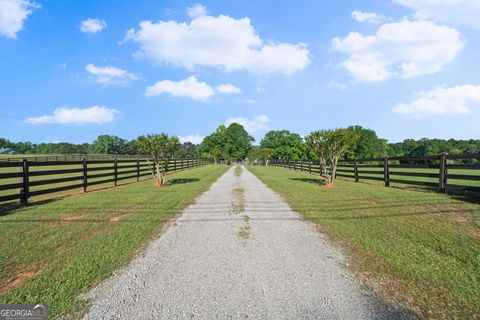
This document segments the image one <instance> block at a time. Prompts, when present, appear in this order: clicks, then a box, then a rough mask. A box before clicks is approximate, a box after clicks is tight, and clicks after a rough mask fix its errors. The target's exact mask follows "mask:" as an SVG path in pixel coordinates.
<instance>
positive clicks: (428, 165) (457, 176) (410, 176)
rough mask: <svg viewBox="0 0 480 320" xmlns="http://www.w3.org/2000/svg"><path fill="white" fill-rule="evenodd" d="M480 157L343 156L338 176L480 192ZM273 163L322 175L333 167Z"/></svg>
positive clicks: (307, 163)
mask: <svg viewBox="0 0 480 320" xmlns="http://www.w3.org/2000/svg"><path fill="white" fill-rule="evenodd" d="M479 160H480V153H475V154H461V155H449V154H446V153H444V154H441V155H436V156H419V157H385V158H369V159H357V160H342V161H339V163H338V166H337V174H336V177H341V178H348V179H352V180H354V181H355V182H359V181H361V180H374V181H381V182H383V185H384V186H385V187H389V186H390V185H391V184H392V183H395V184H406V185H415V186H422V187H430V188H435V189H438V190H439V191H440V192H444V193H445V192H447V190H448V191H455V192H458V191H461V192H475V193H480V162H479ZM458 162H470V163H458ZM272 165H273V166H279V167H283V168H287V169H291V170H296V171H304V172H309V173H316V174H319V175H321V174H322V173H323V172H324V170H327V169H328V170H329V169H330V167H328V168H322V167H321V166H320V164H319V162H318V161H284V160H276V161H273V162H272Z"/></svg>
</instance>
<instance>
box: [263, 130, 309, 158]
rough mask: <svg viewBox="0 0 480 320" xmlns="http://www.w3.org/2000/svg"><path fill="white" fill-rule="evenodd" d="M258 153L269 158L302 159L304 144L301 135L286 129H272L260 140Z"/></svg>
mask: <svg viewBox="0 0 480 320" xmlns="http://www.w3.org/2000/svg"><path fill="white" fill-rule="evenodd" d="M259 152H260V154H263V156H264V157H266V156H268V157H270V159H283V160H290V161H298V160H302V159H303V158H304V156H305V145H304V143H303V139H302V137H301V136H300V135H299V134H297V133H292V132H290V131H288V130H281V131H278V130H272V131H269V132H267V133H266V134H265V137H264V138H263V139H262V141H260V151H259Z"/></svg>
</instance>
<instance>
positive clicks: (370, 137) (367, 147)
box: [344, 126, 388, 159]
mask: <svg viewBox="0 0 480 320" xmlns="http://www.w3.org/2000/svg"><path fill="white" fill-rule="evenodd" d="M347 129H348V130H351V131H353V133H354V134H355V135H356V136H357V137H358V139H357V140H356V142H355V143H354V144H351V145H350V146H349V147H348V148H347V150H345V153H344V158H346V159H365V158H380V157H384V156H386V155H387V150H388V145H387V141H386V140H384V139H380V138H379V137H378V136H377V134H376V133H375V131H374V130H370V129H365V128H363V127H361V126H351V127H348V128H347Z"/></svg>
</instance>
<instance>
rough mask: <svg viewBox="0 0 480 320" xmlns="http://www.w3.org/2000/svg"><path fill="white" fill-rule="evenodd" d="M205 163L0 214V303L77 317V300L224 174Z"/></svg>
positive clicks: (220, 168)
mask: <svg viewBox="0 0 480 320" xmlns="http://www.w3.org/2000/svg"><path fill="white" fill-rule="evenodd" d="M227 169H228V167H227V166H205V167H200V168H196V169H192V170H188V171H183V172H180V173H176V174H172V175H171V176H169V181H170V184H169V186H167V187H162V188H155V187H153V182H152V181H151V180H150V181H146V182H141V183H137V184H132V185H128V186H124V187H118V188H114V189H108V190H103V191H98V192H92V193H87V194H82V195H74V196H70V197H65V198H62V199H54V200H50V201H48V202H47V203H44V204H41V205H32V206H29V207H26V208H22V209H17V210H14V211H11V212H8V214H4V215H1V214H0V234H1V235H2V241H1V242H0V303H43V304H47V305H48V306H49V313H50V316H51V318H53V319H55V318H60V317H62V316H65V315H70V316H71V317H77V316H78V315H80V314H81V312H82V311H84V310H85V307H86V306H85V304H84V303H82V301H80V300H79V299H78V295H79V294H80V293H82V292H85V291H87V290H88V289H90V288H92V287H93V286H94V285H95V284H97V283H98V282H100V281H102V280H103V279H105V278H107V277H108V276H109V275H110V274H111V273H112V272H113V271H114V270H115V269H117V268H118V267H120V266H122V265H125V264H126V263H128V262H129V261H130V260H131V259H132V257H134V256H135V254H137V253H138V252H139V250H141V248H143V247H144V246H145V245H146V244H147V243H148V241H149V240H151V239H152V238H154V237H156V236H157V235H158V233H159V232H160V231H161V228H162V226H163V225H164V224H165V222H167V221H168V220H169V219H170V218H172V217H173V216H174V215H175V214H176V213H178V212H179V211H180V210H181V209H183V208H184V207H186V206H187V205H188V204H190V203H191V202H192V201H193V200H194V199H195V198H196V197H197V196H198V195H200V194H201V193H202V192H204V191H205V190H206V189H208V187H209V186H210V185H211V184H212V183H213V182H214V181H215V180H216V179H217V178H218V177H219V176H220V175H221V174H223V173H224V172H225V171H226V170H227Z"/></svg>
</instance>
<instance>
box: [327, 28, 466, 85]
mask: <svg viewBox="0 0 480 320" xmlns="http://www.w3.org/2000/svg"><path fill="white" fill-rule="evenodd" d="M464 45H465V39H464V38H463V37H462V35H461V34H460V33H459V32H458V31H457V30H455V29H453V28H450V27H447V26H444V25H438V24H435V23H433V22H431V21H409V20H403V21H401V22H395V23H386V24H383V25H381V26H380V27H379V28H378V30H377V32H376V34H375V35H370V36H364V35H362V34H360V33H358V32H351V33H349V34H348V35H347V36H346V37H345V38H338V37H336V38H334V39H333V40H332V46H333V49H334V50H336V51H339V52H343V53H346V54H348V55H349V58H348V59H347V60H345V61H344V62H342V63H341V64H340V66H341V67H343V68H345V69H346V70H347V71H348V72H349V73H350V74H351V75H352V76H353V77H354V78H355V79H356V80H358V81H382V80H385V79H387V78H390V77H392V76H400V77H402V78H413V77H416V76H420V75H425V74H432V73H435V72H438V71H440V70H441V69H442V68H443V67H444V66H445V65H446V64H447V63H448V62H450V61H452V60H453V59H454V58H455V56H456V55H457V53H458V52H460V51H461V50H462V48H463V46H464Z"/></svg>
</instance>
